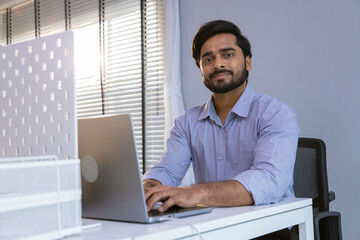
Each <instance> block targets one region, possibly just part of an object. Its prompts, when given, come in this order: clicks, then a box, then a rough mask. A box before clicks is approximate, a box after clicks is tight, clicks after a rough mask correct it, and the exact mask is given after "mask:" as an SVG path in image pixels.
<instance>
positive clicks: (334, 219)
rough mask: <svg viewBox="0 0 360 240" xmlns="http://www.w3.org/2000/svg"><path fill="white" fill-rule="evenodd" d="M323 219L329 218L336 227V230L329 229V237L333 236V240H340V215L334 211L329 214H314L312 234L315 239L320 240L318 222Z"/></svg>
mask: <svg viewBox="0 0 360 240" xmlns="http://www.w3.org/2000/svg"><path fill="white" fill-rule="evenodd" d="M325 218H331V221H332V223H333V224H334V225H335V226H336V228H330V230H331V231H332V234H331V236H334V237H335V239H339V240H342V231H341V214H340V212H336V211H329V212H318V213H316V214H314V234H315V239H319V240H320V228H319V223H320V220H322V219H325Z"/></svg>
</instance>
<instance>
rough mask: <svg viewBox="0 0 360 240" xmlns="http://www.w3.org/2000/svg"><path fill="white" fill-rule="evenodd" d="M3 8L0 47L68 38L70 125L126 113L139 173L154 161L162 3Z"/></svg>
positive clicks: (136, 0)
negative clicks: (71, 55)
mask: <svg viewBox="0 0 360 240" xmlns="http://www.w3.org/2000/svg"><path fill="white" fill-rule="evenodd" d="M17 2H18V1H17ZM141 3H143V8H142V6H141ZM8 5H9V4H7V9H0V20H1V21H0V24H1V28H0V34H1V35H0V44H1V45H5V44H6V43H7V42H10V43H15V42H19V41H24V40H28V39H32V38H35V37H36V36H37V37H39V36H46V35H50V34H54V33H58V32H62V31H65V30H66V29H71V30H73V31H74V36H75V84H76V91H77V93H76V94H77V113H78V117H79V118H83V117H89V116H96V115H101V114H115V113H131V115H132V117H133V123H134V129H135V137H136V143H137V149H138V155H139V160H140V165H141V168H143V169H144V170H147V169H149V168H150V167H152V166H153V165H154V164H155V163H156V162H157V161H159V160H160V157H161V154H162V151H163V149H164V140H163V139H164V125H165V116H164V112H165V110H164V93H163V88H164V78H165V69H164V41H165V39H164V28H165V24H164V10H163V7H164V6H163V0H144V1H140V0H100V1H99V0H64V1H60V0H31V1H22V3H21V4H20V5H19V4H18V5H15V6H11V7H8ZM142 10H143V11H142ZM142 17H143V18H142ZM142 20H143V21H142ZM7 27H9V29H10V30H11V31H10V32H9V33H10V34H7V33H8V31H7ZM143 160H145V163H146V164H145V166H143V164H142V163H143Z"/></svg>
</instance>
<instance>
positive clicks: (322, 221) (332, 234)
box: [294, 138, 342, 240]
mask: <svg viewBox="0 0 360 240" xmlns="http://www.w3.org/2000/svg"><path fill="white" fill-rule="evenodd" d="M294 191H295V196H296V197H306V198H312V199H313V210H314V235H315V240H342V231H341V215H340V213H339V212H335V211H329V202H331V201H333V200H335V193H334V192H332V191H330V192H329V187H328V178H327V169H326V146H325V143H324V141H322V140H321V139H315V138H299V143H298V150H297V154H296V162H295V169H294Z"/></svg>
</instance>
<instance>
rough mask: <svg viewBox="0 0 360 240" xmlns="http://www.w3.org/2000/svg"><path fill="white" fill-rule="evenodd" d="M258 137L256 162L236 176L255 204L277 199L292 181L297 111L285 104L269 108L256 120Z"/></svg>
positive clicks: (288, 188)
mask: <svg viewBox="0 0 360 240" xmlns="http://www.w3.org/2000/svg"><path fill="white" fill-rule="evenodd" d="M257 129H258V130H257V131H258V140H257V143H256V146H255V149H254V162H253V164H252V166H251V168H250V169H249V170H246V171H244V172H242V173H240V174H238V175H237V176H235V177H234V178H233V180H236V181H238V182H240V183H241V184H242V185H243V186H244V187H245V189H246V190H247V191H248V192H249V193H250V194H251V195H252V197H253V199H254V202H255V204H256V205H260V204H269V203H273V202H278V201H279V200H280V199H281V198H282V197H283V196H284V195H285V193H286V192H287V191H290V193H288V195H292V196H293V194H294V193H293V190H292V184H293V173H294V165H295V158H296V150H297V142H298V138H299V132H300V131H299V127H298V123H297V119H296V116H295V113H294V112H293V111H292V110H291V109H290V108H289V107H287V106H286V105H283V104H278V105H277V106H275V107H272V108H271V109H269V108H267V109H266V110H265V111H264V113H263V114H262V116H261V118H259V120H258V122H257Z"/></svg>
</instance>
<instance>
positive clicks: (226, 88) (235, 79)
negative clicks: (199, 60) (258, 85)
mask: <svg viewBox="0 0 360 240" xmlns="http://www.w3.org/2000/svg"><path fill="white" fill-rule="evenodd" d="M218 73H228V74H230V75H231V77H232V79H231V81H230V82H229V83H221V84H216V83H214V82H212V81H211V79H212V78H213V77H214V76H215V75H216V74H218ZM248 75H249V72H248V71H247V70H246V68H245V67H244V69H243V71H242V72H241V74H240V73H237V74H234V72H233V71H231V70H227V69H223V70H219V71H215V72H213V73H212V74H210V75H209V77H207V78H206V77H204V78H203V79H204V84H205V86H206V87H207V88H208V89H209V90H210V91H211V92H213V93H227V92H230V91H232V90H234V89H235V88H238V87H240V86H241V85H242V84H243V83H244V82H245V81H247V78H248Z"/></svg>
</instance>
